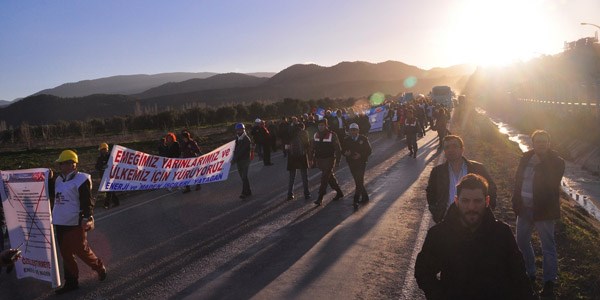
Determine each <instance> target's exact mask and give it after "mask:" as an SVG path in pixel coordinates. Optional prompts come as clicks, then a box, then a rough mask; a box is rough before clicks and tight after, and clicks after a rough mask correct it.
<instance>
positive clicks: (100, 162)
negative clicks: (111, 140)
mask: <svg viewBox="0 0 600 300" xmlns="http://www.w3.org/2000/svg"><path fill="white" fill-rule="evenodd" d="M109 157H110V152H109V151H108V144H107V143H102V144H100V146H99V147H98V158H97V159H96V166H95V169H96V171H97V172H98V174H100V178H102V176H103V175H104V171H105V170H106V168H107V167H108V159H109ZM111 202H112V204H113V207H114V206H119V204H121V202H120V201H119V197H117V193H116V192H106V196H105V198H104V208H105V209H109V208H110V203H111Z"/></svg>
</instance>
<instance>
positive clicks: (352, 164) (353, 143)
mask: <svg viewBox="0 0 600 300" xmlns="http://www.w3.org/2000/svg"><path fill="white" fill-rule="evenodd" d="M359 130H360V129H359V127H358V124H356V123H352V124H350V135H349V136H347V137H346V138H345V139H344V142H343V143H342V153H343V154H344V156H345V157H346V161H347V162H348V167H349V168H350V173H352V178H354V183H355V184H356V191H355V193H354V202H353V203H352V205H353V206H354V209H358V204H359V203H360V202H361V196H362V202H365V203H366V202H369V195H368V194H367V190H366V189H365V170H366V168H367V159H368V158H369V155H371V151H372V150H371V144H370V143H369V139H368V138H367V137H366V136H364V135H359V134H358V132H359Z"/></svg>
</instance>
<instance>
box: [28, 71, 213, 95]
mask: <svg viewBox="0 0 600 300" xmlns="http://www.w3.org/2000/svg"><path fill="white" fill-rule="evenodd" d="M216 74H217V73H210V72H202V73H183V72H178V73H160V74H154V75H143V74H139V75H118V76H111V77H105V78H98V79H92V80H82V81H78V82H70V83H65V84H61V85H59V86H57V87H55V88H51V89H45V90H42V91H39V92H37V93H35V94H33V96H35V95H42V94H46V95H54V96H58V97H83V96H88V95H93V94H122V95H130V94H137V93H141V92H143V91H145V90H147V89H150V88H153V87H156V86H159V85H161V84H165V83H167V82H179V81H184V80H189V79H192V78H207V77H210V76H213V75H216Z"/></svg>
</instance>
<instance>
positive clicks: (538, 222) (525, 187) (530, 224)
mask: <svg viewBox="0 0 600 300" xmlns="http://www.w3.org/2000/svg"><path fill="white" fill-rule="evenodd" d="M531 140H532V142H533V150H530V151H527V152H525V153H523V157H522V158H521V160H520V161H519V166H518V167H517V172H516V174H515V189H514V192H513V195H512V199H511V201H512V207H513V211H514V212H515V214H516V215H517V244H518V245H519V249H521V252H523V258H524V259H525V267H526V269H527V274H528V275H529V277H530V280H531V281H532V282H534V283H535V279H536V275H535V274H536V267H535V255H534V251H533V247H532V246H531V234H532V231H533V228H535V229H536V230H537V232H538V235H539V237H540V240H541V242H542V253H543V256H544V259H543V264H542V266H543V268H544V275H543V280H544V286H543V289H542V290H541V291H540V296H542V297H544V298H552V297H554V296H555V292H554V285H555V283H556V280H557V275H558V260H557V253H556V242H555V240H554V235H555V234H554V231H555V224H556V221H557V220H558V219H560V182H561V180H562V177H563V174H564V172H565V161H564V160H563V159H562V158H561V157H560V156H559V155H558V153H557V152H556V151H554V150H552V149H550V134H548V132H546V131H544V130H536V131H534V132H533V134H532V135H531Z"/></svg>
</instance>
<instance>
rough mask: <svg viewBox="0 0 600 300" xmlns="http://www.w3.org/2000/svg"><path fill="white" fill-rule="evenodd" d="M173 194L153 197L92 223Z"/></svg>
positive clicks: (96, 220)
mask: <svg viewBox="0 0 600 300" xmlns="http://www.w3.org/2000/svg"><path fill="white" fill-rule="evenodd" d="M175 193H177V192H170V193H168V194H164V195H160V196H158V197H155V198H152V199H150V200H146V201H144V202H140V203H138V204H135V205H132V206H129V207H127V208H124V209H121V210H119V211H116V212H114V213H110V214H108V215H105V216H102V217H100V218H98V219H95V220H94V221H95V222H98V221H102V220H104V219H108V218H110V217H112V216H116V215H118V214H120V213H123V212H126V211H128V210H130V209H134V208H136V207H138V206H142V205H144V204H147V203H150V202H152V201H156V200H158V199H161V198H164V197H166V196H169V195H173V194H175Z"/></svg>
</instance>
